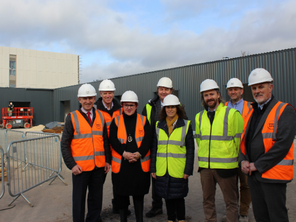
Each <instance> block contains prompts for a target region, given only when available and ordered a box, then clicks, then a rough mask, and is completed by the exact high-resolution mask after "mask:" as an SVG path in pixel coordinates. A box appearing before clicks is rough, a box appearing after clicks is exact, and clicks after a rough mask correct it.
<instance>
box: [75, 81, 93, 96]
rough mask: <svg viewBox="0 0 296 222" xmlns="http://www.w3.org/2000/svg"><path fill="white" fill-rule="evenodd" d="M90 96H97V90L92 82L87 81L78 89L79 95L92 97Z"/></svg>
mask: <svg viewBox="0 0 296 222" xmlns="http://www.w3.org/2000/svg"><path fill="white" fill-rule="evenodd" d="M90 96H97V92H96V89H95V87H93V86H92V85H91V84H88V83H85V84H83V85H81V86H80V88H79V89H78V94H77V97H90Z"/></svg>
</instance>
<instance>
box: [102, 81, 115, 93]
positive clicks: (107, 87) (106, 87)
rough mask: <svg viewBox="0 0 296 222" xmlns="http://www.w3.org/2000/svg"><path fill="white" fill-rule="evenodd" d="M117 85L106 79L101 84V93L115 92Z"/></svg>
mask: <svg viewBox="0 0 296 222" xmlns="http://www.w3.org/2000/svg"><path fill="white" fill-rule="evenodd" d="M115 90H116V89H115V85H114V83H113V82H112V81H111V80H110V79H105V80H103V81H102V82H101V83H100V86H99V91H100V92H103V91H115Z"/></svg>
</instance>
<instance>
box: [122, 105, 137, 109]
mask: <svg viewBox="0 0 296 222" xmlns="http://www.w3.org/2000/svg"><path fill="white" fill-rule="evenodd" d="M135 106H136V105H134V104H124V105H123V107H125V108H133V107H135Z"/></svg>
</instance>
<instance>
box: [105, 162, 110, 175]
mask: <svg viewBox="0 0 296 222" xmlns="http://www.w3.org/2000/svg"><path fill="white" fill-rule="evenodd" d="M104 170H105V173H108V172H109V170H110V164H109V163H105V167H104Z"/></svg>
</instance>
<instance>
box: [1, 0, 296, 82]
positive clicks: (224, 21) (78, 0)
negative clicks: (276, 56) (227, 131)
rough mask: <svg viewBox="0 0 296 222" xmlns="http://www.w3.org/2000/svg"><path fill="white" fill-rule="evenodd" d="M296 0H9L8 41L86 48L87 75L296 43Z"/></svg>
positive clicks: (4, 34) (4, 5)
mask: <svg viewBox="0 0 296 222" xmlns="http://www.w3.org/2000/svg"><path fill="white" fill-rule="evenodd" d="M295 9H296V1H295V0H260V1H258V0H239V1H238V0H224V1H221V0H159V1H156V0H141V1H140V0H138V1H136V0H47V1H46V0H13V1H12V0H1V3H0V30H1V31H0V45H1V46H8V47H16V48H25V49H35V50H44V51H52V52H61V53H70V54H77V55H80V56H81V61H82V63H81V74H82V75H81V82H92V81H94V80H101V79H105V78H113V77H118V76H123V75H131V74H138V73H143V72H148V71H153V70H159V69H165V68H172V67H177V66H183V65H190V64H195V63H202V62H207V61H214V60H220V59H222V57H229V58H232V57H239V56H241V55H242V53H246V54H249V55H250V54H257V53H263V52H269V51H274V50H281V49H287V48H293V47H296V10H295Z"/></svg>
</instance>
